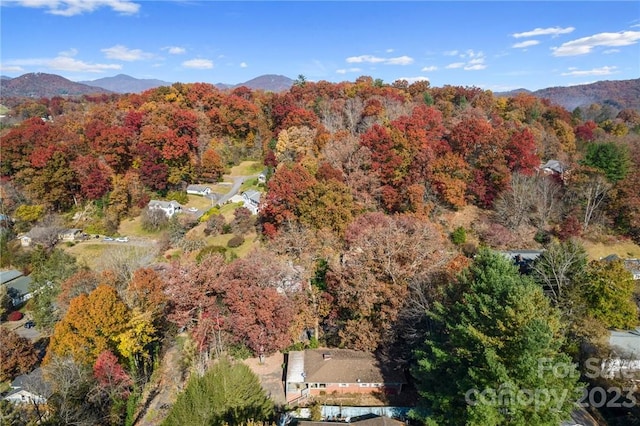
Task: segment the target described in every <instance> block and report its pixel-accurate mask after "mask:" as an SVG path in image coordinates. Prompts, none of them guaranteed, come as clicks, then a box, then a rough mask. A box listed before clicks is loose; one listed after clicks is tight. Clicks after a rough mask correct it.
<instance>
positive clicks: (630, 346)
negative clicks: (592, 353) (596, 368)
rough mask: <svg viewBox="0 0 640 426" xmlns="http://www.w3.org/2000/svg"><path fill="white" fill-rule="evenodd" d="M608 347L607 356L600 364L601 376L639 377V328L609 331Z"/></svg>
mask: <svg viewBox="0 0 640 426" xmlns="http://www.w3.org/2000/svg"><path fill="white" fill-rule="evenodd" d="M609 348H610V350H611V353H610V355H609V358H607V359H605V360H603V361H602V364H601V374H602V376H603V377H609V378H613V377H621V376H622V377H635V378H638V377H640V328H636V329H634V330H626V331H618V330H613V331H611V332H610V334H609Z"/></svg>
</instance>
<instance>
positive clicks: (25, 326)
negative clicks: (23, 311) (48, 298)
mask: <svg viewBox="0 0 640 426" xmlns="http://www.w3.org/2000/svg"><path fill="white" fill-rule="evenodd" d="M35 326H36V323H35V322H33V321H31V320H29V321H27V322H25V323H24V328H33V327H35Z"/></svg>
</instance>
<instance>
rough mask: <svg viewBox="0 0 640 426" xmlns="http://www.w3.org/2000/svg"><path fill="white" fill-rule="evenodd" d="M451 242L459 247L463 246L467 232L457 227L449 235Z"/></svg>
mask: <svg viewBox="0 0 640 426" xmlns="http://www.w3.org/2000/svg"><path fill="white" fill-rule="evenodd" d="M451 241H452V242H453V244H455V245H457V246H459V245H460V244H464V243H466V242H467V231H466V230H465V229H464V228H463V227H462V226H458V227H457V228H456V229H455V230H454V231H453V232H452V233H451Z"/></svg>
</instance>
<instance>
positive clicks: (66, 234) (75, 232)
mask: <svg viewBox="0 0 640 426" xmlns="http://www.w3.org/2000/svg"><path fill="white" fill-rule="evenodd" d="M58 238H59V239H60V240H61V241H79V240H82V239H83V238H84V236H83V233H82V229H78V228H70V229H65V230H63V231H62V232H60V234H58Z"/></svg>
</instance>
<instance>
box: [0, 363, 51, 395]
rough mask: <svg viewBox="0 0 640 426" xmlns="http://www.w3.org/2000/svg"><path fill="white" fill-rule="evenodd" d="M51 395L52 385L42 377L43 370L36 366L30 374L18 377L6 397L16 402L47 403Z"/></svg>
mask: <svg viewBox="0 0 640 426" xmlns="http://www.w3.org/2000/svg"><path fill="white" fill-rule="evenodd" d="M49 396H51V387H50V386H49V385H48V384H47V383H46V382H45V381H44V379H43V378H42V370H41V369H40V368H36V369H35V370H33V371H32V372H31V373H29V374H23V375H22V376H18V377H16V378H15V379H14V380H13V381H12V382H11V391H10V392H9V393H8V394H7V396H5V397H4V399H5V400H6V401H9V402H11V403H14V404H45V403H46V402H47V398H48V397H49Z"/></svg>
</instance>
